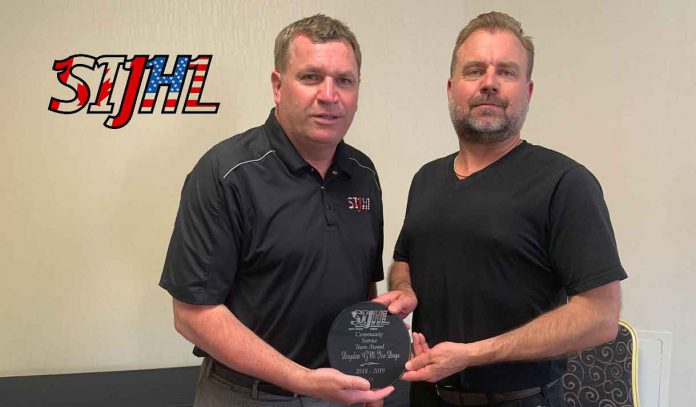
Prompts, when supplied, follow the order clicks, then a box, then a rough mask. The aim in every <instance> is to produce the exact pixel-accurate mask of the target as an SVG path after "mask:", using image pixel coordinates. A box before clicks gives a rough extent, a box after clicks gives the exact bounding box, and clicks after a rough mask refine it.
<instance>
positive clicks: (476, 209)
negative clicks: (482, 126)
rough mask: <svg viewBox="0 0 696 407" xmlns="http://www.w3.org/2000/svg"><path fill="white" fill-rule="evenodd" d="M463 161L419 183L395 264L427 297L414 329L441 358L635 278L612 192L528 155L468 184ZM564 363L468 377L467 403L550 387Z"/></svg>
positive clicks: (579, 172) (507, 367)
mask: <svg viewBox="0 0 696 407" xmlns="http://www.w3.org/2000/svg"><path fill="white" fill-rule="evenodd" d="M455 156H456V154H452V155H449V156H447V157H443V158H441V159H438V160H435V161H433V162H431V163H428V164H426V165H425V166H424V167H423V168H421V169H420V171H418V173H417V174H416V175H415V177H414V179H413V182H412V184H411V190H410V193H409V198H408V207H407V210H406V218H405V220H404V225H403V228H402V231H401V234H400V236H399V239H398V241H397V244H396V248H395V251H394V259H395V260H397V261H404V262H407V263H408V264H409V267H410V273H411V279H412V284H413V288H414V290H415V292H416V294H417V296H418V300H419V301H418V307H417V308H416V310H415V312H414V317H413V329H414V330H415V331H418V332H422V333H424V335H425V337H426V339H427V340H428V342H429V344H430V345H431V346H433V345H435V344H437V343H439V342H443V341H454V342H464V343H468V342H474V341H478V340H481V339H485V338H489V337H492V336H496V335H499V334H501V333H504V332H507V331H509V330H512V329H514V328H517V327H519V326H521V325H522V324H524V323H526V322H528V321H530V320H532V319H534V318H536V317H538V316H539V315H540V314H542V313H544V312H547V311H549V310H551V309H553V308H555V307H558V306H559V305H561V304H563V303H565V302H566V298H567V297H566V295H574V294H577V293H581V292H584V291H587V290H589V289H592V288H596V287H599V286H601V285H604V284H607V283H609V282H611V281H615V280H620V279H623V278H625V277H626V274H625V272H624V270H623V268H622V267H621V264H620V262H619V257H618V254H617V250H616V243H615V240H614V234H613V231H612V228H611V223H610V221H609V214H608V211H607V208H606V204H605V202H604V199H603V196H602V191H601V188H600V186H599V183H598V182H597V180H596V179H595V178H594V177H593V176H592V174H591V173H590V172H589V171H588V170H587V169H585V168H584V167H583V166H581V165H579V164H578V163H576V162H575V161H573V160H571V159H569V158H567V157H565V156H563V155H561V154H559V153H556V152H553V151H551V150H548V149H545V148H542V147H539V146H533V145H531V144H529V143H526V142H524V143H522V144H521V145H519V146H518V147H516V148H515V149H513V150H512V151H511V152H509V153H508V154H506V155H505V156H504V157H502V158H501V159H499V160H498V161H496V162H495V163H493V164H491V165H489V166H488V167H486V168H484V169H483V170H481V171H478V172H476V173H474V174H472V175H471V176H469V177H467V178H465V179H463V180H459V179H458V178H457V177H456V176H455V174H454V172H453V170H452V166H453V160H454V157H455ZM564 370H565V361H564V360H549V361H538V362H515V363H501V364H495V365H489V366H478V367H471V368H467V369H465V370H464V371H462V372H461V373H460V374H459V375H458V376H459V377H457V378H456V380H455V382H458V385H459V386H460V388H461V389H462V390H465V391H512V390H517V389H524V388H529V387H534V386H538V385H542V384H546V383H548V382H550V381H552V380H554V379H556V378H558V377H559V376H560V375H561V374H562V373H563V371H564Z"/></svg>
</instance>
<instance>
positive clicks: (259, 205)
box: [160, 111, 383, 368]
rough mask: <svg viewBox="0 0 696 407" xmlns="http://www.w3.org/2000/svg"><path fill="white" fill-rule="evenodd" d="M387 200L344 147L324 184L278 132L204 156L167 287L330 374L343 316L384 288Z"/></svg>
mask: <svg viewBox="0 0 696 407" xmlns="http://www.w3.org/2000/svg"><path fill="white" fill-rule="evenodd" d="M382 245H383V219H382V200H381V191H380V188H379V183H378V179H377V173H376V171H375V169H374V165H373V164H372V162H371V161H370V160H369V158H367V156H365V155H364V154H362V153H361V152H360V151H358V150H356V149H355V148H353V147H350V146H348V145H347V144H345V143H343V142H341V143H340V144H339V145H338V147H337V149H336V154H335V156H334V161H333V164H332V166H331V168H329V171H328V173H327V177H326V179H325V180H322V178H321V176H320V175H319V174H318V173H317V172H316V171H315V170H314V169H313V168H312V167H311V166H310V165H309V164H307V162H306V161H305V160H304V159H302V157H301V156H300V155H299V154H298V153H297V151H296V150H295V149H294V147H293V145H292V143H290V141H289V139H288V138H287V136H286V135H285V133H284V132H283V130H282V129H281V128H280V126H279V124H278V122H277V121H276V118H275V114H274V111H271V114H270V115H269V117H268V120H267V121H266V123H265V124H264V125H263V126H260V127H257V128H254V129H251V130H249V131H247V132H245V133H242V134H240V135H237V136H235V137H232V138H230V139H227V140H225V141H223V142H221V143H220V144H218V145H216V146H215V147H213V148H212V149H211V150H210V151H208V152H207V153H206V154H205V155H204V156H203V157H202V158H201V160H200V161H199V162H198V164H196V166H195V168H194V169H193V170H192V171H191V173H190V174H189V175H188V177H187V178H186V182H185V183H184V187H183V190H182V193H181V204H180V207H179V212H178V214H177V219H176V223H175V226H174V232H173V234H172V239H171V241H170V244H169V250H168V252H167V258H166V262H165V265H164V271H163V273H162V278H161V280H160V285H161V286H162V287H163V288H165V289H166V290H167V291H169V293H170V294H171V295H172V296H173V297H174V298H176V299H178V300H179V301H182V302H185V303H189V304H225V305H226V306H227V307H228V308H229V309H230V310H231V311H232V313H234V315H235V316H236V317H237V318H238V319H239V320H240V321H241V322H242V323H244V324H245V325H246V326H247V327H249V328H250V329H251V330H252V331H254V332H255V333H256V334H257V335H258V336H259V337H261V338H262V339H263V340H265V341H266V342H267V343H269V344H270V345H271V346H273V347H274V348H275V349H277V350H278V351H279V352H280V353H282V354H284V355H285V356H287V357H289V358H290V359H292V360H294V361H296V362H297V363H299V364H301V365H303V366H307V367H310V368H316V367H320V366H326V365H327V357H326V337H327V334H328V331H329V328H330V326H331V323H332V321H333V319H334V318H335V316H336V315H338V313H339V312H340V311H341V310H342V309H343V308H345V307H347V306H349V305H352V304H354V303H357V302H360V301H365V300H367V298H368V290H369V286H370V284H371V283H372V282H374V281H379V280H381V279H382V278H383V270H382Z"/></svg>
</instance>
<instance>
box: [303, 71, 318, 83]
mask: <svg viewBox="0 0 696 407" xmlns="http://www.w3.org/2000/svg"><path fill="white" fill-rule="evenodd" d="M300 80H301V81H302V82H309V83H314V82H320V81H321V76H319V75H317V74H315V73H307V74H304V75H302V76H300Z"/></svg>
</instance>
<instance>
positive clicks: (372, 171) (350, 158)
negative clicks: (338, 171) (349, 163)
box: [348, 157, 382, 192]
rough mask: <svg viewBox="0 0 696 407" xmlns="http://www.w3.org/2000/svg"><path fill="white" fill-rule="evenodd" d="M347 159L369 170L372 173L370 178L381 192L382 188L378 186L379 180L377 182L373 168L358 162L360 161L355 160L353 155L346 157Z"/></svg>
mask: <svg viewBox="0 0 696 407" xmlns="http://www.w3.org/2000/svg"><path fill="white" fill-rule="evenodd" d="M348 159H349V160H353V161H355V163H356V164H358V166H360V167H362V168H365V169H367V170H369V171H370V172H371V173H372V178H373V179H374V180H375V185H377V190H379V192H382V188H380V187H379V182H377V173H376V172H375V170H373V169H372V168H370V167H368V166H366V165H362V164H360V161H358V160H356V159H355V158H353V157H348Z"/></svg>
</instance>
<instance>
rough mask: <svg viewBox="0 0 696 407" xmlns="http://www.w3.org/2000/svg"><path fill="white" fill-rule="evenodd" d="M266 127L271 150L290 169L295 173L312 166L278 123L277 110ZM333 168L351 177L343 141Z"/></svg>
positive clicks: (332, 165) (339, 146)
mask: <svg viewBox="0 0 696 407" xmlns="http://www.w3.org/2000/svg"><path fill="white" fill-rule="evenodd" d="M265 127H266V130H267V131H266V135H267V136H268V142H269V144H270V145H271V148H272V149H273V150H275V153H276V155H277V156H278V157H280V159H281V160H282V161H283V162H284V163H285V165H286V166H287V167H288V169H290V170H291V171H293V172H295V171H297V170H299V169H301V168H305V167H309V166H310V165H309V163H308V162H307V161H305V159H304V158H302V156H301V155H300V153H298V152H297V150H296V149H295V146H293V145H292V142H291V141H290V139H289V138H288V136H287V134H285V131H284V130H283V128H282V127H280V123H278V119H277V118H276V115H275V108H273V109H271V113H270V114H269V115H268V119H266V124H265ZM331 168H332V169H338V170H340V171H342V172H346V173H348V174H349V175H350V172H351V168H352V165H351V162H350V158H349V157H348V151H347V148H346V144H345V143H344V142H343V140H341V142H340V143H338V146H336V153H335V154H334V159H333V163H332V164H331Z"/></svg>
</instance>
